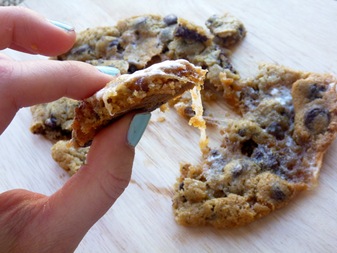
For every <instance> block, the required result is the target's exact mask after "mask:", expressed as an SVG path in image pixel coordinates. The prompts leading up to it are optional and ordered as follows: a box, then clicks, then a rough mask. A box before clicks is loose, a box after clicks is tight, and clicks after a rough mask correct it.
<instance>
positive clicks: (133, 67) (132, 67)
mask: <svg viewBox="0 0 337 253" xmlns="http://www.w3.org/2000/svg"><path fill="white" fill-rule="evenodd" d="M137 70H138V69H137V67H136V66H135V65H133V64H130V66H129V69H128V73H130V74H132V73H134V72H136V71H137Z"/></svg>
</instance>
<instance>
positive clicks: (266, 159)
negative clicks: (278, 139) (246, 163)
mask: <svg viewBox="0 0 337 253" xmlns="http://www.w3.org/2000/svg"><path fill="white" fill-rule="evenodd" d="M251 157H252V158H253V160H254V162H256V163H257V164H258V165H259V166H260V167H261V169H263V170H271V171H274V172H277V171H278V169H279V165H280V163H279V161H278V157H277V155H276V154H275V153H274V152H273V151H272V150H270V149H269V148H268V147H265V146H262V145H260V146H259V147H257V148H255V149H254V152H253V154H252V155H251Z"/></svg>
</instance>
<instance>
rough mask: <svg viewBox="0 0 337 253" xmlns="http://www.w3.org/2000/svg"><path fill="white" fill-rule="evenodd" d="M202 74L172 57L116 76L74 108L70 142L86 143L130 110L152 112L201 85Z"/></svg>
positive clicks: (203, 72)
mask: <svg viewBox="0 0 337 253" xmlns="http://www.w3.org/2000/svg"><path fill="white" fill-rule="evenodd" d="M205 74H206V70H203V69H201V68H200V67H195V66H194V65H193V64H191V63H189V62H188V61H186V60H175V61H164V62H162V63H158V64H154V65H152V66H151V67H149V68H147V69H144V70H140V71H136V72H135V73H133V74H125V75H121V76H118V77H116V78H115V79H114V80H112V81H111V82H109V83H108V84H107V85H106V87H104V88H103V89H102V90H100V91H98V92H97V93H96V94H94V95H93V96H91V97H90V98H88V99H86V100H84V101H83V102H81V104H80V106H79V107H78V108H76V110H75V118H74V122H73V136H72V137H73V143H74V144H75V145H77V146H81V147H82V146H85V145H88V144H89V143H90V141H91V140H92V139H93V138H94V136H95V135H96V133H97V132H98V131H99V130H100V129H101V128H103V127H104V126H106V125H108V124H109V123H111V122H112V121H113V120H114V119H116V118H118V117H119V116H121V115H123V114H126V113H128V112H130V111H132V110H141V111H153V110H154V109H156V108H158V107H159V106H161V105H162V104H164V103H166V102H168V101H169V100H171V99H173V98H175V97H177V96H179V95H181V94H182V93H183V92H185V91H186V90H189V89H191V88H193V87H194V86H195V85H202V84H203V81H204V78H205Z"/></svg>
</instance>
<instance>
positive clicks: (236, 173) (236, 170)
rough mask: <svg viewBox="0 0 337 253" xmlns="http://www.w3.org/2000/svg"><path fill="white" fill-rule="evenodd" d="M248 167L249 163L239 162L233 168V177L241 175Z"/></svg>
mask: <svg viewBox="0 0 337 253" xmlns="http://www.w3.org/2000/svg"><path fill="white" fill-rule="evenodd" d="M247 169H248V166H247V164H237V165H235V166H234V167H233V168H232V176H233V178H237V177H239V176H240V175H241V174H242V173H243V172H244V171H246V170H247Z"/></svg>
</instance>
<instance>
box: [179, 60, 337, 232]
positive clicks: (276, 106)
mask: <svg viewBox="0 0 337 253" xmlns="http://www.w3.org/2000/svg"><path fill="white" fill-rule="evenodd" d="M336 85H337V79H336V78H335V77H333V76H332V75H328V74H314V73H309V72H300V71H294V70H291V69H288V68H285V67H282V66H276V65H262V66H261V67H260V72H259V74H258V75H257V76H256V77H255V78H252V79H248V80H243V81H240V82H238V83H236V86H235V87H231V88H230V90H227V91H226V92H228V94H230V93H231V95H232V96H235V98H236V99H235V100H234V101H235V103H234V105H235V106H237V107H238V110H239V111H240V112H241V114H242V119H239V120H228V121H226V119H224V121H222V122H219V128H220V129H221V133H222V137H220V138H222V145H221V146H220V147H213V148H209V149H208V150H206V151H204V154H203V162H202V163H201V164H200V165H191V164H183V165H182V166H181V176H180V178H179V179H178V182H177V184H176V187H175V190H176V193H175V196H174V198H173V208H174V214H175V218H176V220H177V222H178V223H179V224H182V225H189V226H199V225H212V226H215V227H218V228H232V227H237V226H242V225H245V224H248V223H250V222H253V221H255V220H257V219H259V218H261V217H263V216H265V215H267V214H269V213H270V212H272V211H274V210H275V209H278V208H281V207H283V206H285V205H286V204H287V203H288V202H289V201H290V200H291V199H292V198H293V197H294V196H296V194H298V193H299V192H300V191H303V190H305V189H310V188H312V187H314V186H315V185H316V184H317V180H318V174H319V170H320V168H321V165H322V159H323V155H324V152H325V151H326V150H327V148H328V147H329V145H330V144H331V143H332V141H333V140H334V139H335V136H336V130H337V94H336ZM230 102H233V100H231V101H230Z"/></svg>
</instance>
